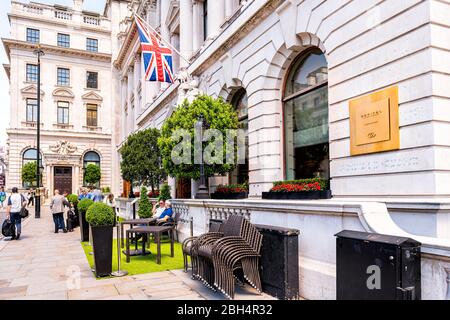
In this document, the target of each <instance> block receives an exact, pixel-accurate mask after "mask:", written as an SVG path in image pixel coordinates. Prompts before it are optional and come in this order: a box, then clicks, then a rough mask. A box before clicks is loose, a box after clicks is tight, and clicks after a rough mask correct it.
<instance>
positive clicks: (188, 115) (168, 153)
mask: <svg viewBox="0 0 450 320" xmlns="http://www.w3.org/2000/svg"><path fill="white" fill-rule="evenodd" d="M200 116H203V117H204V119H205V120H206V122H207V123H208V125H209V128H210V129H216V130H219V131H220V133H221V134H222V137H224V139H223V140H224V141H223V142H224V143H223V146H224V147H223V154H216V155H215V157H216V158H217V159H219V160H221V161H216V162H214V163H210V164H205V175H206V177H210V176H213V175H214V174H221V175H224V174H225V173H227V172H230V171H233V170H234V168H235V164H230V163H227V152H228V153H229V154H231V155H232V156H233V158H235V155H236V150H237V146H236V144H235V146H234V148H232V147H231V145H230V144H229V143H228V142H227V139H226V138H225V137H226V136H227V131H228V130H237V129H238V128H239V120H238V116H237V113H236V111H235V110H234V108H233V107H232V106H231V105H230V104H228V103H225V102H224V101H223V100H222V99H221V98H219V99H214V98H212V97H209V96H205V95H203V96H199V97H197V98H196V99H195V100H194V101H193V102H192V103H191V104H190V103H189V102H188V101H187V100H185V101H184V103H183V104H182V105H180V106H179V107H178V108H177V109H176V110H175V112H174V113H173V114H172V116H171V117H170V118H169V119H167V120H166V122H165V123H164V125H163V127H162V130H161V137H160V138H159V140H158V143H159V147H160V149H161V154H162V158H163V166H164V169H165V170H166V172H167V173H168V174H169V175H171V176H173V177H177V178H189V179H194V180H198V179H199V178H200V165H199V164H195V152H194V151H195V150H194V144H195V142H194V131H195V124H196V122H197V121H198V120H199V118H200ZM180 130H184V131H185V132H188V133H189V134H190V137H191V140H190V141H187V142H186V141H184V142H183V144H182V145H181V146H182V148H183V149H184V150H185V148H187V150H189V145H190V148H191V149H190V151H191V152H190V160H191V161H188V162H189V163H181V164H179V163H174V162H173V159H172V153H173V151H174V150H175V149H176V147H177V148H178V147H180V145H179V144H180V141H182V139H181V137H179V138H178V139H176V138H174V134H176V133H177V132H180ZM209 143H211V142H203V150H205V148H206V147H207V146H208V145H209ZM181 153H182V154H183V155H185V154H184V153H183V152H181ZM185 156H186V155H185ZM187 158H188V159H189V155H188V156H187ZM183 162H184V161H183ZM219 162H220V163H219ZM233 162H235V161H233Z"/></svg>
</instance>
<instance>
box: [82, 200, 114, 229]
mask: <svg viewBox="0 0 450 320" xmlns="http://www.w3.org/2000/svg"><path fill="white" fill-rule="evenodd" d="M115 219H116V215H115V214H114V210H113V208H111V207H110V206H108V205H107V204H104V203H101V202H97V203H94V204H93V205H91V206H90V207H89V209H88V210H87V212H86V221H87V222H89V224H90V225H91V226H93V227H105V226H113V225H114V221H115Z"/></svg>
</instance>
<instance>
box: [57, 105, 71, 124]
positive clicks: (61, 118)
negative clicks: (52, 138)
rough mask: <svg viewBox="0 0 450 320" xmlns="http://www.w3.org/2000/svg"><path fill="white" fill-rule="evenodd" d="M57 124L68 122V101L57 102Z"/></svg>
mask: <svg viewBox="0 0 450 320" xmlns="http://www.w3.org/2000/svg"><path fill="white" fill-rule="evenodd" d="M58 124H69V103H68V102H63V101H59V102H58Z"/></svg>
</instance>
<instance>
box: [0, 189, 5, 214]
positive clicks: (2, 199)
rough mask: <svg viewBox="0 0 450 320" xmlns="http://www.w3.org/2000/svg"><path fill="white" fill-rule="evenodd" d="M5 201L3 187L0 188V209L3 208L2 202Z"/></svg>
mask: <svg viewBox="0 0 450 320" xmlns="http://www.w3.org/2000/svg"><path fill="white" fill-rule="evenodd" d="M5 200H6V192H5V189H4V188H3V187H1V188H0V209H1V208H3V202H5Z"/></svg>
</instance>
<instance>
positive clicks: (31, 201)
mask: <svg viewBox="0 0 450 320" xmlns="http://www.w3.org/2000/svg"><path fill="white" fill-rule="evenodd" d="M35 195H36V191H35V190H34V189H30V197H29V199H28V206H30V205H31V206H32V207H33V206H34V197H35Z"/></svg>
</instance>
